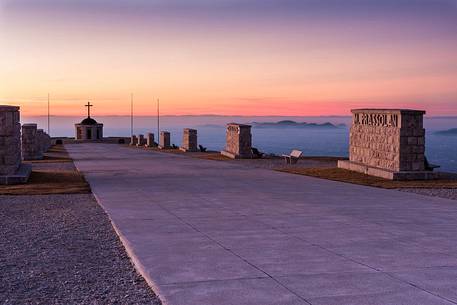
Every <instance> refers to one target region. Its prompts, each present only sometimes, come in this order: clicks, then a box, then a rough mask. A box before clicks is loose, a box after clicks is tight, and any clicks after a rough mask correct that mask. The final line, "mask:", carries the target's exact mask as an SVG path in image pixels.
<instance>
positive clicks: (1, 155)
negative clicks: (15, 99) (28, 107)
mask: <svg viewBox="0 0 457 305" xmlns="http://www.w3.org/2000/svg"><path fill="white" fill-rule="evenodd" d="M19 121H20V116H19V107H17V106H0V143H1V144H2V146H1V149H0V184H13V183H23V182H26V181H27V179H28V177H29V175H30V172H31V167H30V166H29V165H21V125H20V123H19Z"/></svg>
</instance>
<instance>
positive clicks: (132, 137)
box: [130, 135, 138, 146]
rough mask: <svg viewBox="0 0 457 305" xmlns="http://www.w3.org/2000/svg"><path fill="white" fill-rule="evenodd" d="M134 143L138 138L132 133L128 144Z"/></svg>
mask: <svg viewBox="0 0 457 305" xmlns="http://www.w3.org/2000/svg"><path fill="white" fill-rule="evenodd" d="M136 143H138V138H137V137H136V135H132V136H131V137H130V145H132V146H134V145H136Z"/></svg>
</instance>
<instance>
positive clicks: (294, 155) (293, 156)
mask: <svg viewBox="0 0 457 305" xmlns="http://www.w3.org/2000/svg"><path fill="white" fill-rule="evenodd" d="M302 154H303V152H301V151H299V150H296V149H294V150H292V152H291V153H290V155H282V156H283V157H284V160H285V161H286V164H295V163H297V161H298V159H300V157H301V155H302Z"/></svg>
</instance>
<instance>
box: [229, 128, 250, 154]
mask: <svg viewBox="0 0 457 305" xmlns="http://www.w3.org/2000/svg"><path fill="white" fill-rule="evenodd" d="M251 141H252V136H251V126H250V125H244V124H236V123H230V124H227V132H226V145H225V151H227V152H229V153H231V154H233V155H235V156H238V157H241V158H246V157H250V156H251V148H252V144H251Z"/></svg>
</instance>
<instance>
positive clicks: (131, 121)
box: [130, 93, 133, 137]
mask: <svg viewBox="0 0 457 305" xmlns="http://www.w3.org/2000/svg"><path fill="white" fill-rule="evenodd" d="M131 136H133V93H131V94H130V137H131Z"/></svg>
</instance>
